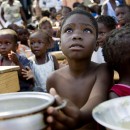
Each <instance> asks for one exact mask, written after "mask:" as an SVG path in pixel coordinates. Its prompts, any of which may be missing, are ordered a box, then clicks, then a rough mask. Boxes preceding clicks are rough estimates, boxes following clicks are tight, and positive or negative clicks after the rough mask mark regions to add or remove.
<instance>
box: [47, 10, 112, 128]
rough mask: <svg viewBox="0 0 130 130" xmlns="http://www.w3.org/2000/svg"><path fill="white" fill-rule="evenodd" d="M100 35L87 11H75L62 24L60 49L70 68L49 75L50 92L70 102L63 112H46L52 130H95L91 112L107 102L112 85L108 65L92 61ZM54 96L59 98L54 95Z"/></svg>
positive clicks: (48, 86) (48, 87)
mask: <svg viewBox="0 0 130 130" xmlns="http://www.w3.org/2000/svg"><path fill="white" fill-rule="evenodd" d="M97 35H98V27H97V23H96V20H95V19H94V17H93V16H92V15H91V14H89V13H87V12H86V11H84V10H77V9H76V10H73V11H72V12H71V13H69V14H68V15H67V17H66V18H65V19H64V20H63V22H62V25H61V49H62V51H63V53H64V55H65V56H66V58H67V60H68V65H66V66H65V67H63V68H61V69H59V70H56V71H55V72H54V73H52V74H51V75H50V76H49V78H48V80H47V90H48V92H49V90H50V92H52V90H54V89H55V90H56V91H57V93H58V94H59V96H61V97H62V98H64V99H67V100H69V101H71V103H70V102H69V103H68V104H67V106H66V107H65V108H63V109H62V110H61V111H57V110H56V109H55V108H54V107H52V106H51V107H49V108H48V109H47V114H49V116H47V119H46V120H47V123H48V124H49V127H51V129H52V130H75V129H78V130H96V125H95V122H94V120H93V118H92V110H93V108H94V107H95V106H97V105H98V104H99V103H101V102H103V101H105V100H107V96H108V91H109V89H110V86H111V85H112V82H113V72H112V71H111V70H110V69H109V68H108V66H107V64H105V63H104V64H96V63H94V62H91V56H92V53H93V51H94V49H95V48H96V39H97V37H98V36H97ZM52 88H54V89H52ZM53 92H54V91H53ZM53 95H54V96H55V97H57V96H56V93H55V92H54V93H53ZM72 104H73V105H72ZM91 123H92V124H91ZM93 123H94V124H93ZM48 129H49V128H48Z"/></svg>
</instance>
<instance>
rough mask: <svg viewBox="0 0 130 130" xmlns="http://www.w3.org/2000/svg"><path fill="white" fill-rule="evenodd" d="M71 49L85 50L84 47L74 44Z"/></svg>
mask: <svg viewBox="0 0 130 130" xmlns="http://www.w3.org/2000/svg"><path fill="white" fill-rule="evenodd" d="M69 48H70V49H83V48H84V46H82V45H80V44H72V45H71V46H70V47H69Z"/></svg>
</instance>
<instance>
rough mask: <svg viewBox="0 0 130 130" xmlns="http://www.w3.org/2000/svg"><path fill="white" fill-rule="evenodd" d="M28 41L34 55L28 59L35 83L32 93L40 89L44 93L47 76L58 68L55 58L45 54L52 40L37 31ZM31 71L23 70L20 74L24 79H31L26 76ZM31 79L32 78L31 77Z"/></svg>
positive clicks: (41, 31) (43, 32) (44, 33)
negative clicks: (30, 62) (30, 61)
mask: <svg viewBox="0 0 130 130" xmlns="http://www.w3.org/2000/svg"><path fill="white" fill-rule="evenodd" d="M29 40H30V48H31V50H32V52H33V54H34V55H35V56H32V57H30V58H29V59H30V60H32V61H33V64H32V66H31V70H32V72H33V75H34V81H35V87H34V91H35V90H39V89H40V90H42V91H43V92H46V80H47V77H48V75H49V74H51V73H52V72H53V71H54V70H56V69H58V68H59V65H58V62H57V60H56V58H55V57H54V56H51V54H49V53H48V52H47V49H48V48H49V47H50V45H51V43H52V42H53V39H52V37H51V36H50V35H48V33H47V32H46V31H45V30H37V31H36V32H34V33H32V34H31V35H30V37H29ZM31 70H29V71H26V70H23V73H22V74H24V77H27V78H28V77H31V76H30V75H28V72H30V71H31ZM31 75H32V74H31ZM31 78H33V76H32V77H31Z"/></svg>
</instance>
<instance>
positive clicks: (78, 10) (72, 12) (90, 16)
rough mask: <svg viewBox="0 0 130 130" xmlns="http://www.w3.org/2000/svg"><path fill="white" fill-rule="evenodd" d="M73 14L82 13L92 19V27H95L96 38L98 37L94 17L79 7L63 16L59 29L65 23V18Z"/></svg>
mask: <svg viewBox="0 0 130 130" xmlns="http://www.w3.org/2000/svg"><path fill="white" fill-rule="evenodd" d="M74 14H82V15H85V16H86V17H89V18H90V20H91V21H92V24H93V25H94V27H95V29H96V38H97V37H98V25H97V22H96V19H95V18H94V17H93V16H92V15H91V14H90V13H89V12H86V11H85V10H82V9H79V8H76V9H74V10H73V11H71V12H70V13H68V15H67V16H66V17H64V19H63V21H62V23H61V30H62V27H63V25H64V24H65V22H66V20H67V19H68V18H69V17H70V16H72V15H74Z"/></svg>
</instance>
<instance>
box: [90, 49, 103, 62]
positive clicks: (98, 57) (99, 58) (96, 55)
mask: <svg viewBox="0 0 130 130" xmlns="http://www.w3.org/2000/svg"><path fill="white" fill-rule="evenodd" d="M91 61H93V62H96V63H99V64H100V63H105V61H104V57H103V54H102V48H101V47H99V48H98V50H97V51H94V52H93V54H92V57H91Z"/></svg>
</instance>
